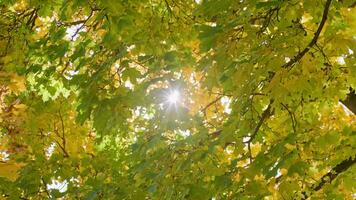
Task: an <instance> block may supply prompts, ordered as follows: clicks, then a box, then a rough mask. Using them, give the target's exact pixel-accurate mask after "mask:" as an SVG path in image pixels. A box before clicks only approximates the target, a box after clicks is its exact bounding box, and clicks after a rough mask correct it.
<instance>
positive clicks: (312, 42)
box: [282, 0, 332, 68]
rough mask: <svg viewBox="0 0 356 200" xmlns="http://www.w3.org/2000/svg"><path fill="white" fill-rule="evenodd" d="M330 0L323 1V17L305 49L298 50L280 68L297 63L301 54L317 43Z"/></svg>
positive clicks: (301, 56)
mask: <svg viewBox="0 0 356 200" xmlns="http://www.w3.org/2000/svg"><path fill="white" fill-rule="evenodd" d="M331 1H332V0H327V1H326V3H325V7H324V12H323V17H322V18H321V22H320V24H319V27H318V30H317V31H316V32H315V33H314V37H313V39H312V40H311V41H310V43H309V44H308V45H307V47H305V49H304V50H303V51H301V52H299V53H298V54H297V55H296V56H295V57H294V58H293V59H291V60H290V61H289V62H287V63H286V64H284V65H282V68H289V67H292V66H293V65H294V64H295V63H297V62H298V61H299V60H300V59H302V58H303V56H304V55H305V54H306V53H308V52H309V50H310V49H311V48H312V47H313V46H314V45H315V44H316V43H317V41H318V38H319V36H320V33H321V31H322V30H323V28H324V25H325V22H326V20H327V18H328V13H329V8H330V4H331Z"/></svg>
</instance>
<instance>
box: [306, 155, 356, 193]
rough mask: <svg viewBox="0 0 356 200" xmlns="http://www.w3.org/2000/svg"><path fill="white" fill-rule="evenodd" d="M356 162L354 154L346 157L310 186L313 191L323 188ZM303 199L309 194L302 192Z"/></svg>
mask: <svg viewBox="0 0 356 200" xmlns="http://www.w3.org/2000/svg"><path fill="white" fill-rule="evenodd" d="M355 163H356V155H355V156H352V157H350V158H348V159H347V160H344V161H342V162H341V163H339V164H337V165H336V166H335V167H333V168H332V169H331V171H330V172H328V173H327V174H325V175H324V176H323V177H322V178H321V179H320V182H319V184H316V185H314V186H313V187H312V190H313V191H314V192H317V191H319V190H321V189H322V188H323V186H324V185H325V184H326V183H331V182H332V181H333V180H334V179H336V178H337V176H338V175H339V174H341V173H342V172H345V171H347V170H348V169H349V168H350V167H352V165H354V164H355ZM303 194H304V198H303V199H304V200H305V199H307V198H308V197H309V196H308V195H307V194H306V193H305V192H304V193H303Z"/></svg>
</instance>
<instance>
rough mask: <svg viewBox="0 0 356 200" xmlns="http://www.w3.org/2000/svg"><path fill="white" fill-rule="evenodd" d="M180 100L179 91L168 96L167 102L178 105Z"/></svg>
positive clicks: (174, 91)
mask: <svg viewBox="0 0 356 200" xmlns="http://www.w3.org/2000/svg"><path fill="white" fill-rule="evenodd" d="M179 98H180V94H179V92H178V91H177V90H173V91H171V92H170V93H169V94H168V96H167V102H168V103H169V104H176V103H178V101H179Z"/></svg>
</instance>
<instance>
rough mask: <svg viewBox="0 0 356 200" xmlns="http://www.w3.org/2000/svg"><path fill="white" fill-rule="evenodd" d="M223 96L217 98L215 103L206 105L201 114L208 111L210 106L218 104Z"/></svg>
mask: <svg viewBox="0 0 356 200" xmlns="http://www.w3.org/2000/svg"><path fill="white" fill-rule="evenodd" d="M222 97H223V96H220V97H218V98H216V99H215V100H214V101H212V102H210V103H209V104H208V105H206V106H205V107H204V108H202V109H200V112H205V111H206V109H208V108H209V107H210V106H212V105H213V104H215V103H216V102H218V101H219V100H220V99H221V98H222Z"/></svg>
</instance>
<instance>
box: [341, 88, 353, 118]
mask: <svg viewBox="0 0 356 200" xmlns="http://www.w3.org/2000/svg"><path fill="white" fill-rule="evenodd" d="M341 103H342V104H344V105H345V106H346V107H347V108H348V109H349V110H351V111H352V112H353V113H354V114H356V92H355V90H353V89H352V88H350V93H349V94H347V97H346V99H345V100H342V101H341Z"/></svg>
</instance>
